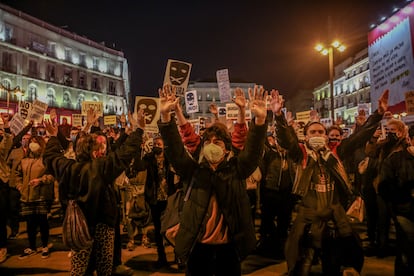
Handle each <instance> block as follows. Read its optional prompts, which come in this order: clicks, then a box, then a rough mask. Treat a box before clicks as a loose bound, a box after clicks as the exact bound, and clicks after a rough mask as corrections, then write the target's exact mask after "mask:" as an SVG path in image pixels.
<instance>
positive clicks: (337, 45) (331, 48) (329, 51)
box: [315, 40, 346, 124]
mask: <svg viewBox="0 0 414 276" xmlns="http://www.w3.org/2000/svg"><path fill="white" fill-rule="evenodd" d="M334 49H337V50H338V51H339V52H343V51H345V49H346V47H345V45H343V44H341V43H340V42H339V41H338V40H335V41H334V42H332V43H331V44H330V45H329V46H328V47H325V46H324V45H323V44H320V43H319V44H317V45H316V46H315V50H316V51H318V52H319V53H321V54H322V55H324V56H326V55H328V57H329V89H330V97H331V120H332V124H334V122H335V106H334V103H335V101H334V83H333V82H334V63H333V51H334Z"/></svg>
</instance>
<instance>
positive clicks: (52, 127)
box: [44, 119, 58, 136]
mask: <svg viewBox="0 0 414 276" xmlns="http://www.w3.org/2000/svg"><path fill="white" fill-rule="evenodd" d="M44 125H45V129H46V131H47V132H48V133H49V135H50V136H57V134H58V126H57V124H56V123H55V122H53V121H52V119H49V120H45V121H44Z"/></svg>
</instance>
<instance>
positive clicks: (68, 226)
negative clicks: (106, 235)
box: [62, 200, 93, 250]
mask: <svg viewBox="0 0 414 276" xmlns="http://www.w3.org/2000/svg"><path fill="white" fill-rule="evenodd" d="M62 239H63V244H64V245H66V246H67V247H69V248H70V249H73V250H81V249H86V248H89V247H91V246H92V243H93V239H92V237H91V235H90V233H89V228H88V224H87V222H86V217H85V215H84V214H83V212H82V209H81V208H80V207H79V205H78V203H77V202H76V200H69V202H68V206H67V207H66V213H65V218H64V219H63V224H62Z"/></svg>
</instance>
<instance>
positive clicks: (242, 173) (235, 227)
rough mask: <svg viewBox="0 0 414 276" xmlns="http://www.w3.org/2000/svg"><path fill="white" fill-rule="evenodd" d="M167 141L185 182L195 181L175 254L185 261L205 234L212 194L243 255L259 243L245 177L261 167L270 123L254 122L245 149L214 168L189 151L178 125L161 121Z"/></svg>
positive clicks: (170, 157)
mask: <svg viewBox="0 0 414 276" xmlns="http://www.w3.org/2000/svg"><path fill="white" fill-rule="evenodd" d="M158 127H159V129H160V133H161V135H162V137H163V139H164V143H165V153H166V155H167V158H168V160H169V161H170V162H171V164H172V166H173V167H174V169H175V170H176V172H177V174H178V175H180V176H182V177H183V178H184V182H185V183H191V181H193V187H192V190H191V194H190V197H189V199H188V201H186V202H184V206H183V211H182V214H181V218H182V219H181V222H180V229H179V231H178V233H177V236H176V247H175V256H176V257H177V259H178V261H179V262H182V263H185V262H186V261H187V259H188V257H189V255H190V254H191V251H192V249H193V247H194V246H195V244H196V243H197V242H199V240H200V238H201V237H202V236H203V235H204V231H205V224H206V222H207V219H208V215H207V211H208V206H209V203H210V199H211V196H212V194H213V193H214V194H215V195H216V198H217V202H218V205H219V209H220V211H221V212H222V213H223V215H224V219H225V224H226V225H227V226H228V230H229V233H228V238H229V242H230V243H232V244H234V245H235V247H236V248H237V250H238V253H239V256H240V258H243V257H245V256H247V254H248V253H249V252H250V251H251V250H253V249H254V248H255V246H256V237H255V230H254V224H253V222H252V217H251V215H250V212H251V211H250V203H249V198H248V196H247V192H246V187H245V184H244V180H245V179H246V178H247V177H248V176H249V175H251V174H252V173H253V171H254V170H255V169H256V168H257V166H258V162H259V159H260V158H261V156H262V154H261V153H262V152H263V146H264V141H265V134H266V127H267V125H262V126H256V125H255V124H254V123H252V124H251V127H250V130H249V133H248V138H247V142H246V144H245V148H244V150H242V151H241V152H240V153H239V154H238V155H237V156H236V157H231V158H228V159H227V160H225V161H223V162H222V163H220V164H219V166H218V167H217V169H216V170H215V171H213V170H212V169H211V168H210V166H209V164H208V163H207V162H206V161H202V162H201V163H199V162H197V161H196V160H194V159H193V158H191V157H190V155H189V154H188V153H187V152H186V150H185V148H184V145H183V142H182V141H181V137H180V135H179V133H178V129H177V125H176V123H175V122H173V121H171V122H168V123H161V122H159V123H158Z"/></svg>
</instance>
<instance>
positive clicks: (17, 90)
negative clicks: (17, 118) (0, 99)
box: [0, 83, 24, 113]
mask: <svg viewBox="0 0 414 276" xmlns="http://www.w3.org/2000/svg"><path fill="white" fill-rule="evenodd" d="M0 89H1V90H3V91H6V92H7V113H9V106H10V93H12V92H13V94H15V95H16V96H18V97H19V102H20V99H21V96H22V95H23V94H24V91H23V90H21V89H20V86H16V87H15V88H9V87H6V86H4V85H3V84H2V83H0Z"/></svg>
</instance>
